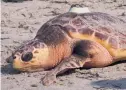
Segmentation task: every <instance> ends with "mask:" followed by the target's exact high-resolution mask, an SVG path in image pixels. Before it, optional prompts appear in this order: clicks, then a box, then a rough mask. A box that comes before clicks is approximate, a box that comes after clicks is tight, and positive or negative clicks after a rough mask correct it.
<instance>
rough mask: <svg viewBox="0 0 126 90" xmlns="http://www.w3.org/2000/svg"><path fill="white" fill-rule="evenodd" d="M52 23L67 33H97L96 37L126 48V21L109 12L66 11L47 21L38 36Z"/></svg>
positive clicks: (117, 46) (114, 45)
mask: <svg viewBox="0 0 126 90" xmlns="http://www.w3.org/2000/svg"><path fill="white" fill-rule="evenodd" d="M52 25H59V26H60V27H62V28H64V29H63V30H64V31H65V32H67V33H68V32H74V33H81V34H87V35H90V36H92V34H94V33H95V34H94V35H95V37H97V38H99V39H100V40H104V41H106V40H108V43H109V44H111V45H112V46H113V47H116V48H123V49H124V48H126V22H125V21H124V20H121V19H119V18H116V17H114V16H110V15H109V14H105V13H100V12H92V13H84V14H76V13H70V12H69V13H65V14H62V15H60V16H58V17H55V18H53V19H51V20H49V21H48V22H47V23H45V24H44V25H43V26H42V27H41V28H40V30H39V31H38V33H37V35H36V37H37V36H39V34H42V33H44V29H45V28H47V27H50V26H52ZM37 38H39V37H37Z"/></svg>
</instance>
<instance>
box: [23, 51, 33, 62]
mask: <svg viewBox="0 0 126 90" xmlns="http://www.w3.org/2000/svg"><path fill="white" fill-rule="evenodd" d="M32 58H33V54H32V52H27V53H26V54H23V55H22V56H21V59H22V61H26V62H27V61H30V60H31V59H32Z"/></svg>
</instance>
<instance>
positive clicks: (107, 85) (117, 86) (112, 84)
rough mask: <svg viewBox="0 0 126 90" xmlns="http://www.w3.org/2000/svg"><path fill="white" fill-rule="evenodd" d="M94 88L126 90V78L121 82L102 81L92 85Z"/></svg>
mask: <svg viewBox="0 0 126 90" xmlns="http://www.w3.org/2000/svg"><path fill="white" fill-rule="evenodd" d="M91 84H92V85H93V86H94V88H114V89H126V78H122V79H119V80H100V81H95V82H92V83H91Z"/></svg>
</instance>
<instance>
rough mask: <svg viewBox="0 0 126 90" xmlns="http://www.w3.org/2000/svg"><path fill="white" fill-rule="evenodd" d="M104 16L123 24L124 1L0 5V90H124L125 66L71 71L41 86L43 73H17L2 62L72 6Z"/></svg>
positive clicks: (39, 1)
mask: <svg viewBox="0 0 126 90" xmlns="http://www.w3.org/2000/svg"><path fill="white" fill-rule="evenodd" d="M76 3H78V4H82V5H83V6H86V7H88V8H89V9H90V11H93V12H94V11H96V12H104V13H108V14H110V15H113V16H116V17H118V18H121V19H123V20H125V21H126V0H33V1H20V2H3V1H2V2H1V10H2V12H1V19H2V20H1V36H2V37H1V44H2V45H1V63H2V65H1V67H2V68H1V72H2V74H1V82H2V84H1V86H2V88H1V90H126V62H120V63H116V64H114V65H111V66H108V67H104V68H92V69H82V70H80V69H75V70H72V71H69V72H67V73H66V74H63V75H62V76H59V77H58V81H57V83H55V84H53V85H51V86H43V85H42V84H41V82H40V80H41V78H42V77H43V76H44V75H45V73H46V72H33V73H20V72H18V71H14V70H13V69H11V67H10V66H6V65H7V64H8V63H7V62H6V58H7V57H8V56H10V55H11V53H12V51H13V50H15V48H16V47H17V46H20V44H21V43H23V42H24V41H27V40H30V39H33V38H34V37H35V35H36V32H37V31H38V29H39V28H40V27H41V26H42V25H43V24H44V23H45V22H46V21H48V20H49V19H51V18H53V17H56V16H58V15H60V14H63V13H65V12H67V11H68V10H69V8H70V6H71V5H72V4H76Z"/></svg>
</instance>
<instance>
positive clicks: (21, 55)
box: [11, 40, 48, 71]
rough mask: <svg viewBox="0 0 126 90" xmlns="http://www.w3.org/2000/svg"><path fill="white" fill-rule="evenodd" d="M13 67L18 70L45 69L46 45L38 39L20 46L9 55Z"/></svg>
mask: <svg viewBox="0 0 126 90" xmlns="http://www.w3.org/2000/svg"><path fill="white" fill-rule="evenodd" d="M11 59H13V62H12V65H13V68H14V69H17V70H19V71H37V70H38V69H45V68H46V65H45V63H46V62H47V61H46V60H47V59H48V47H47V45H46V44H45V43H43V42H42V41H39V40H31V41H29V42H27V43H25V44H23V45H22V46H20V47H19V48H18V49H17V50H16V51H15V52H14V53H13V54H12V56H11Z"/></svg>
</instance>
